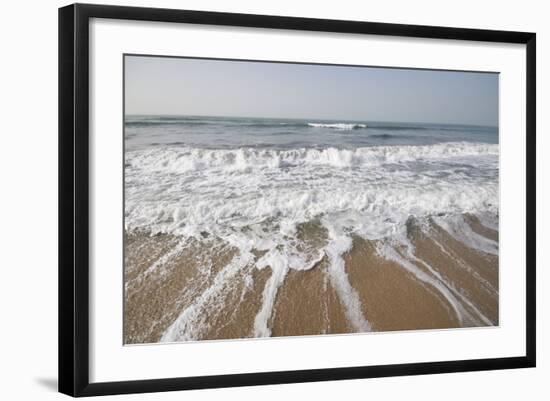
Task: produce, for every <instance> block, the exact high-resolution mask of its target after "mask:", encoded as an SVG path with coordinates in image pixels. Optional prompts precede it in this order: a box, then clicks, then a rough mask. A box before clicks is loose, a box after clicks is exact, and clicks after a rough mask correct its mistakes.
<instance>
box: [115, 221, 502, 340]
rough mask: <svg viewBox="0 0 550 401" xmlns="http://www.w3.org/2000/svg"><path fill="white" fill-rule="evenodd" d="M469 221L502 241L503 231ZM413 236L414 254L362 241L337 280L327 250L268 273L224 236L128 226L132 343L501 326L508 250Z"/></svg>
mask: <svg viewBox="0 0 550 401" xmlns="http://www.w3.org/2000/svg"><path fill="white" fill-rule="evenodd" d="M465 221H466V222H467V224H468V226H469V227H470V228H471V230H472V231H473V232H475V233H476V235H479V236H482V238H486V239H487V240H489V241H494V242H495V243H497V244H498V231H496V230H492V229H491V228H488V227H485V226H483V225H482V224H481V222H480V221H479V220H478V219H476V218H475V217H473V216H469V215H467V216H465ZM427 233H428V234H429V235H428V234H427ZM305 235H307V233H306V234H305ZM407 236H408V238H409V241H410V244H411V245H412V246H413V249H414V251H411V250H410V249H409V248H406V247H404V246H401V245H395V244H389V243H388V242H385V241H370V240H365V239H361V238H359V237H353V243H352V246H351V248H350V249H349V250H348V251H347V252H345V253H344V254H343V255H341V258H342V260H343V271H344V275H343V276H335V275H334V271H332V270H331V269H332V268H333V265H332V264H331V263H332V262H331V261H329V258H328V257H327V256H326V255H325V256H324V257H323V258H322V259H321V260H320V261H319V262H318V263H317V264H316V265H315V266H313V267H312V268H311V269H309V270H295V269H289V270H288V271H287V270H284V271H282V270H277V269H276V268H275V267H273V266H266V267H263V268H261V269H260V268H257V267H256V266H254V261H255V260H257V258H258V256H260V255H253V254H251V255H249V256H248V257H249V258H250V259H246V258H243V256H242V255H239V253H238V252H237V250H236V249H234V248H231V247H229V246H227V245H225V244H223V243H221V242H218V243H216V242H209V243H208V244H207V245H205V244H200V243H199V242H198V241H194V240H191V241H187V242H185V243H182V242H181V240H180V239H179V238H177V237H174V236H170V235H164V234H162V235H154V236H149V235H147V234H144V233H127V232H125V269H124V285H125V291H124V294H125V300H124V343H125V344H143V343H157V342H160V341H163V340H164V341H168V340H169V339H174V338H178V339H177V340H176V341H186V340H218V339H220V340H221V339H237V338H252V337H255V336H256V335H255V334H256V333H258V332H261V333H264V334H265V333H267V334H269V335H270V336H272V337H278V336H299V335H317V334H343V333H356V332H361V331H365V330H364V326H358V323H357V322H356V321H354V319H352V320H350V316H358V315H362V317H363V318H364V320H365V322H367V323H368V326H369V329H370V330H372V331H376V332H386V331H405V330H423V329H447V328H458V327H482V326H496V325H498V324H499V320H498V254H496V255H495V254H490V253H486V252H483V251H480V250H478V249H473V248H471V247H468V246H467V245H465V244H464V243H463V242H461V241H460V240H458V239H457V238H454V237H453V236H451V235H450V234H449V232H447V231H445V230H444V229H442V228H441V227H439V226H438V225H436V224H430V225H429V227H428V228H426V227H423V228H420V227H418V226H415V224H412V223H411V224H410V226H409V225H408V227H407ZM497 246H498V245H497ZM331 266H332V267H331ZM341 279H347V282H348V283H349V287H346V285H342V283H341V282H338V280H341ZM344 284H345V283H344ZM267 301H271V303H269V302H268V304H267V305H266V302H267ZM354 307H355V308H356V309H359V310H355V309H353V308H354ZM260 311H262V313H260ZM260 315H261V316H260ZM258 327H263V329H262V330H263V331H258ZM358 327H362V328H360V329H358ZM167 333H168V334H167ZM170 336H171V337H170Z"/></svg>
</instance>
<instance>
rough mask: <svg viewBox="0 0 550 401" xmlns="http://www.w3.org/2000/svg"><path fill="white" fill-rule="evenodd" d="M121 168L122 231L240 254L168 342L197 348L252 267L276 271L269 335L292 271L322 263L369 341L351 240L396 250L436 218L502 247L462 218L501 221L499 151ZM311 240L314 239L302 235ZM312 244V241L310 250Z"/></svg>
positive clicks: (199, 152) (189, 157) (253, 155)
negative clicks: (224, 296)
mask: <svg viewBox="0 0 550 401" xmlns="http://www.w3.org/2000/svg"><path fill="white" fill-rule="evenodd" d="M125 162H126V169H125V181H126V187H125V188H126V194H125V195H126V204H125V224H126V229H127V230H130V231H131V230H140V231H147V232H150V233H152V234H155V233H169V234H174V235H177V236H180V237H182V240H185V239H190V238H194V239H195V240H196V241H199V242H200V241H205V238H208V239H211V238H216V239H217V240H221V241H222V242H223V243H226V244H228V245H229V246H230V247H232V248H234V249H236V250H237V252H238V254H239V256H238V257H237V259H235V260H234V261H233V262H231V263H230V264H229V265H228V266H227V267H226V268H224V269H223V270H222V271H221V272H220V276H219V278H218V277H217V278H216V280H215V281H214V284H213V285H212V287H211V288H210V289H208V290H206V291H205V293H204V294H203V295H202V296H201V297H200V298H198V299H197V300H195V302H194V303H193V304H192V305H191V306H190V307H189V308H187V309H186V310H184V311H182V313H181V315H180V317H179V318H178V319H176V321H175V322H174V324H173V325H172V326H171V327H170V328H169V329H168V330H167V331H166V333H165V335H164V337H163V341H179V340H182V339H194V338H197V336H199V332H198V331H197V330H200V326H201V324H202V323H201V322H202V320H201V319H202V318H201V313H203V312H204V308H205V307H206V305H207V304H209V303H212V302H213V300H216V299H218V295H217V294H218V292H219V291H221V290H222V289H223V285H224V284H223V283H224V282H225V281H226V280H230V279H231V277H233V275H234V274H236V272H238V271H239V269H242V268H243V267H244V266H245V265H246V266H250V265H252V266H255V267H256V268H266V267H269V268H271V269H272V270H273V271H272V275H271V277H270V279H269V280H268V282H267V284H266V286H265V288H264V291H263V294H262V306H261V308H260V310H259V312H258V315H257V316H256V319H255V324H254V335H256V336H268V335H270V333H271V331H270V328H269V325H270V319H271V317H272V313H273V307H274V303H275V299H276V295H277V291H278V289H279V287H280V286H281V284H282V283H283V282H284V279H285V277H286V275H287V273H288V271H289V270H290V269H297V270H298V269H302V270H303V269H307V268H312V267H313V266H315V265H316V264H317V263H319V261H320V260H321V259H322V258H324V257H325V258H326V260H327V262H328V263H329V265H328V266H329V268H328V272H329V277H330V281H331V283H332V284H333V286H334V288H335V289H336V291H337V293H338V295H339V297H340V299H341V300H342V302H343V304H344V308H345V310H346V316H347V317H348V320H349V321H350V323H351V324H352V325H353V326H354V327H355V329H356V330H358V331H368V330H369V329H370V325H369V323H368V316H363V314H362V307H361V304H360V300H359V297H358V296H357V294H356V293H355V292H354V290H353V288H352V287H351V285H350V283H349V280H348V278H347V275H346V272H345V269H344V268H343V259H342V257H343V255H344V254H345V252H347V251H348V250H349V246H351V238H352V236H353V235H357V236H360V237H363V238H366V239H373V240H384V241H391V240H393V239H395V238H398V237H400V236H402V235H403V233H404V232H405V231H406V222H407V220H408V219H409V218H410V217H411V216H412V217H415V218H416V219H418V220H422V219H427V218H435V220H436V223H437V224H438V225H440V226H441V227H442V228H443V229H445V230H448V231H449V232H450V233H451V235H454V236H456V237H457V238H458V239H459V240H461V241H463V242H464V243H465V244H466V245H467V246H470V247H473V248H474V249H479V250H482V251H484V252H489V253H496V252H498V244H496V243H495V242H494V241H493V242H491V241H490V240H486V239H484V240H481V239H480V238H478V237H476V236H475V235H474V234H475V233H474V232H473V231H472V232H470V231H471V230H470V231H466V230H468V228H467V227H466V226H467V224H462V222H461V221H459V220H457V219H458V217H456V216H460V215H462V214H465V213H471V214H474V215H477V216H481V217H480V221H481V222H482V224H486V225H491V224H492V223H491V222H492V221H494V220H495V219H494V218H491V217H490V216H496V215H498V145H490V144H480V143H478V144H476V143H446V144H437V145H426V146H378V147H364V148H357V149H354V150H346V149H336V148H324V149H313V148H308V149H288V150H277V149H256V148H242V149H198V148H188V147H182V148H154V149H147V150H136V151H130V152H127V153H126V161H125ZM307 224H313V226H314V227H317V228H311V227H309V228H307V227H306V226H307ZM304 230H314V231H315V230H317V231H315V232H316V234H315V235H313V234H312V233H311V232H309V233H308V234H307V235H303V231H304ZM312 237H315V238H316V240H315V241H310V240H307V238H310V239H311V238H312ZM483 238H484V237H483ZM308 241H309V242H308ZM254 250H257V251H260V252H261V255H262V257H260V258H259V257H257V256H255V253H254V252H252V251H254ZM384 254H385V257H387V258H394V259H399V258H401V259H399V261H400V263H401V264H404V265H405V267H406V268H407V269H410V270H411V271H412V272H413V273H414V274H417V275H419V276H420V280H421V281H423V282H426V283H428V284H430V285H433V286H434V287H436V288H437V289H438V290H439V291H440V292H441V293H442V294H443V296H444V297H445V298H446V299H447V300H448V301H449V303H450V304H451V305H453V307H454V308H456V312H457V314H458V315H460V316H461V318H462V319H467V320H482V321H484V317H482V316H479V315H477V313H476V312H475V311H474V312H471V311H472V308H471V307H469V308H468V310H466V309H461V308H463V307H461V306H460V305H462V304H464V302H465V301H464V300H462V298H461V297H460V294H457V293H455V292H454V291H453V290H452V289H450V288H449V287H448V286H446V285H445V284H444V283H442V282H441V280H439V279H437V278H433V277H432V276H433V275H430V276H424V274H426V273H422V272H421V270H420V269H418V268H414V266H415V265H414V261H411V259H410V258H408V259H407V258H405V257H404V256H402V255H400V254H399V253H392V251H391V249H390V248H388V249H386V250H385V252H384ZM154 268H156V266H155V267H154ZM468 311H470V312H468ZM472 313H473V314H474V315H475V316H474V315H471V314H472Z"/></svg>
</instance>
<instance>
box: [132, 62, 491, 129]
mask: <svg viewBox="0 0 550 401" xmlns="http://www.w3.org/2000/svg"><path fill="white" fill-rule="evenodd" d="M125 113H126V114H127V115H134V114H146V115H200V116H202V115H205V116H232V117H267V118H300V119H308V118H315V119H326V120H361V121H390V122H426V123H444V124H445V123H446V124H472V125H488V126H498V74H496V73H475V72H457V71H438V70H414V69H395V68H375V67H348V66H334V65H330V66H326V65H315V64H289V63H269V62H250V61H226V60H215V59H187V58H168V57H150V56H147V57H141V56H126V57H125Z"/></svg>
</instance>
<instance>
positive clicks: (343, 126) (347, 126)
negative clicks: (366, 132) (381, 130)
mask: <svg viewBox="0 0 550 401" xmlns="http://www.w3.org/2000/svg"><path fill="white" fill-rule="evenodd" d="M307 125H308V126H309V127H313V128H332V129H338V130H352V129H357V128H367V125H366V124H350V123H331V124H328V123H308V124H307Z"/></svg>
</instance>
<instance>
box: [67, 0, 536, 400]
mask: <svg viewBox="0 0 550 401" xmlns="http://www.w3.org/2000/svg"><path fill="white" fill-rule="evenodd" d="M90 18H109V19H124V20H141V21H160V22H179V23H191V24H206V25H221V26H241V27H252V28H276V29H290V30H306V31H324V32H338V33H352V34H371V35H388V36H408V37H417V38H436V39H453V40H471V41H485V42H502V43H518V44H524V45H526V67H527V82H526V88H527V89H526V100H527V115H526V120H527V125H526V132H527V138H526V141H527V194H526V201H527V221H526V225H527V260H526V266H527V277H526V283H527V286H526V299H527V311H526V313H527V315H526V316H527V325H526V339H527V341H526V354H525V355H524V356H519V357H510V358H496V359H476V360H463V361H444V362H429V363H412V364H400V365H381V366H364V367H349V368H333V369H315V370H299V371H285V372H262V373H250V374H233V375H220V376H202V377H182V378H169V379H155V380H136V381H124V382H104V383H90V381H89V370H88V369H89V368H88V366H89V357H88V347H89V341H88V340H89V339H88V328H89V322H88V306H89V298H88V297H89V293H88V256H89V255H88V252H89V251H88V240H89V239H88V228H89V226H88V217H89V214H88V206H89V205H88V195H89V184H88V156H89V155H88V152H89V149H88V135H89V134H88V94H89V87H88V46H89V40H88V28H89V20H90ZM535 130H536V35H535V34H534V33H526V32H509V31H491V30H480V29H464V28H447V27H434V26H418V25H401V24H385V23H378V22H376V23H372V22H358V21H339V20H321V19H310V18H295V17H279V16H266V15H245V14H232V13H219V12H203V11H185V10H170V9H154V8H137V7H120V6H104V5H88V4H74V5H69V6H66V7H63V8H60V9H59V294H58V295H59V391H60V392H61V393H64V394H68V395H71V396H75V397H79V396H93V395H107V394H126V393H143V392H153V391H173V390H189V389H203V388H217V387H236V386H253V385H264V384H279V383H293V382H316V381H324V380H346V379H360V378H372V377H384V376H401V375H420V374H434V373H450V372H464V371H480V370H493V369H513V368H527V367H534V366H535V365H536V357H535V355H536V306H535V302H536V301H535V300H536V292H535V291H536V287H535V282H536V278H535V276H536V260H535V254H536V252H535V240H536V226H535V224H536V215H535V214H536V199H535V197H536V187H535V186H536V179H535V174H536V171H535V166H536V161H535V156H536V138H535Z"/></svg>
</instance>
